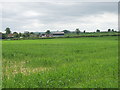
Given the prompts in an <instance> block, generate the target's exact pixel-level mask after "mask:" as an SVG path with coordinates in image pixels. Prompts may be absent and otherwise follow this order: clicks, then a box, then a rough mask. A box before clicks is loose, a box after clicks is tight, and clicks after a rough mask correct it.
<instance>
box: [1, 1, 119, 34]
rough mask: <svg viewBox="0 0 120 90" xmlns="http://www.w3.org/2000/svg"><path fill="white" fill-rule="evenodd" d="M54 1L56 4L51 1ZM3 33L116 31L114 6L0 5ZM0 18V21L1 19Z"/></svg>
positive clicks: (116, 15) (60, 4)
mask: <svg viewBox="0 0 120 90" xmlns="http://www.w3.org/2000/svg"><path fill="white" fill-rule="evenodd" d="M54 1H55V0H54ZM0 4H2V5H0V9H1V8H2V13H0V16H2V17H1V18H2V32H4V30H5V28H6V27H10V29H11V31H12V32H15V31H16V32H24V31H30V32H45V31H46V30H50V31H62V30H70V31H75V29H76V28H79V29H80V31H84V30H86V31H87V32H95V31H96V30H97V29H100V30H101V31H107V30H108V29H109V28H111V29H115V30H117V29H118V3H117V2H78V1H76V2H48V1H46V2H2V3H0ZM1 18H0V19H1Z"/></svg>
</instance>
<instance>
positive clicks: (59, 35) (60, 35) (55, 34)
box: [52, 32, 64, 37]
mask: <svg viewBox="0 0 120 90" xmlns="http://www.w3.org/2000/svg"><path fill="white" fill-rule="evenodd" d="M52 36H53V37H62V36H64V32H53V33H52Z"/></svg>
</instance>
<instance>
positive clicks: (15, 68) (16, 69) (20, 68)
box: [3, 61, 51, 79]
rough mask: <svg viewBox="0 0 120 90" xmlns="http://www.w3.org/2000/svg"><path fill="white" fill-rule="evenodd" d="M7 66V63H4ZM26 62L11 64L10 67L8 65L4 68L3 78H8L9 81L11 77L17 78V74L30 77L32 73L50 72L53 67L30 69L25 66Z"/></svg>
mask: <svg viewBox="0 0 120 90" xmlns="http://www.w3.org/2000/svg"><path fill="white" fill-rule="evenodd" d="M4 64H6V63H4ZM25 64H26V62H23V61H21V62H20V63H18V62H14V63H13V62H9V65H7V64H6V66H3V68H4V69H3V77H4V76H7V77H8V79H9V76H15V75H16V74H19V73H21V74H23V75H30V74H32V73H39V72H45V71H49V70H50V69H51V67H41V66H40V67H38V68H29V67H26V66H25Z"/></svg>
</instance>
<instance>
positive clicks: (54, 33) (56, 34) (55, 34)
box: [40, 32, 64, 37]
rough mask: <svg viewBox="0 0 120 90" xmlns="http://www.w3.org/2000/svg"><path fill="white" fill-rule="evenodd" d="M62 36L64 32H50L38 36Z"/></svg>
mask: <svg viewBox="0 0 120 90" xmlns="http://www.w3.org/2000/svg"><path fill="white" fill-rule="evenodd" d="M62 36H64V32H52V33H51V34H45V33H43V34H41V35H40V37H62Z"/></svg>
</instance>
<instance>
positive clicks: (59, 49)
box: [2, 36, 118, 88]
mask: <svg viewBox="0 0 120 90" xmlns="http://www.w3.org/2000/svg"><path fill="white" fill-rule="evenodd" d="M2 45H3V47H2V49H3V50H2V56H3V88H54V87H56V88H68V87H69V88H117V87H118V37H116V36H113V37H111V36H109V37H96V38H95V37H94V38H93V37H91V38H87V37H85V38H59V39H40V40H11V41H2Z"/></svg>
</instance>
